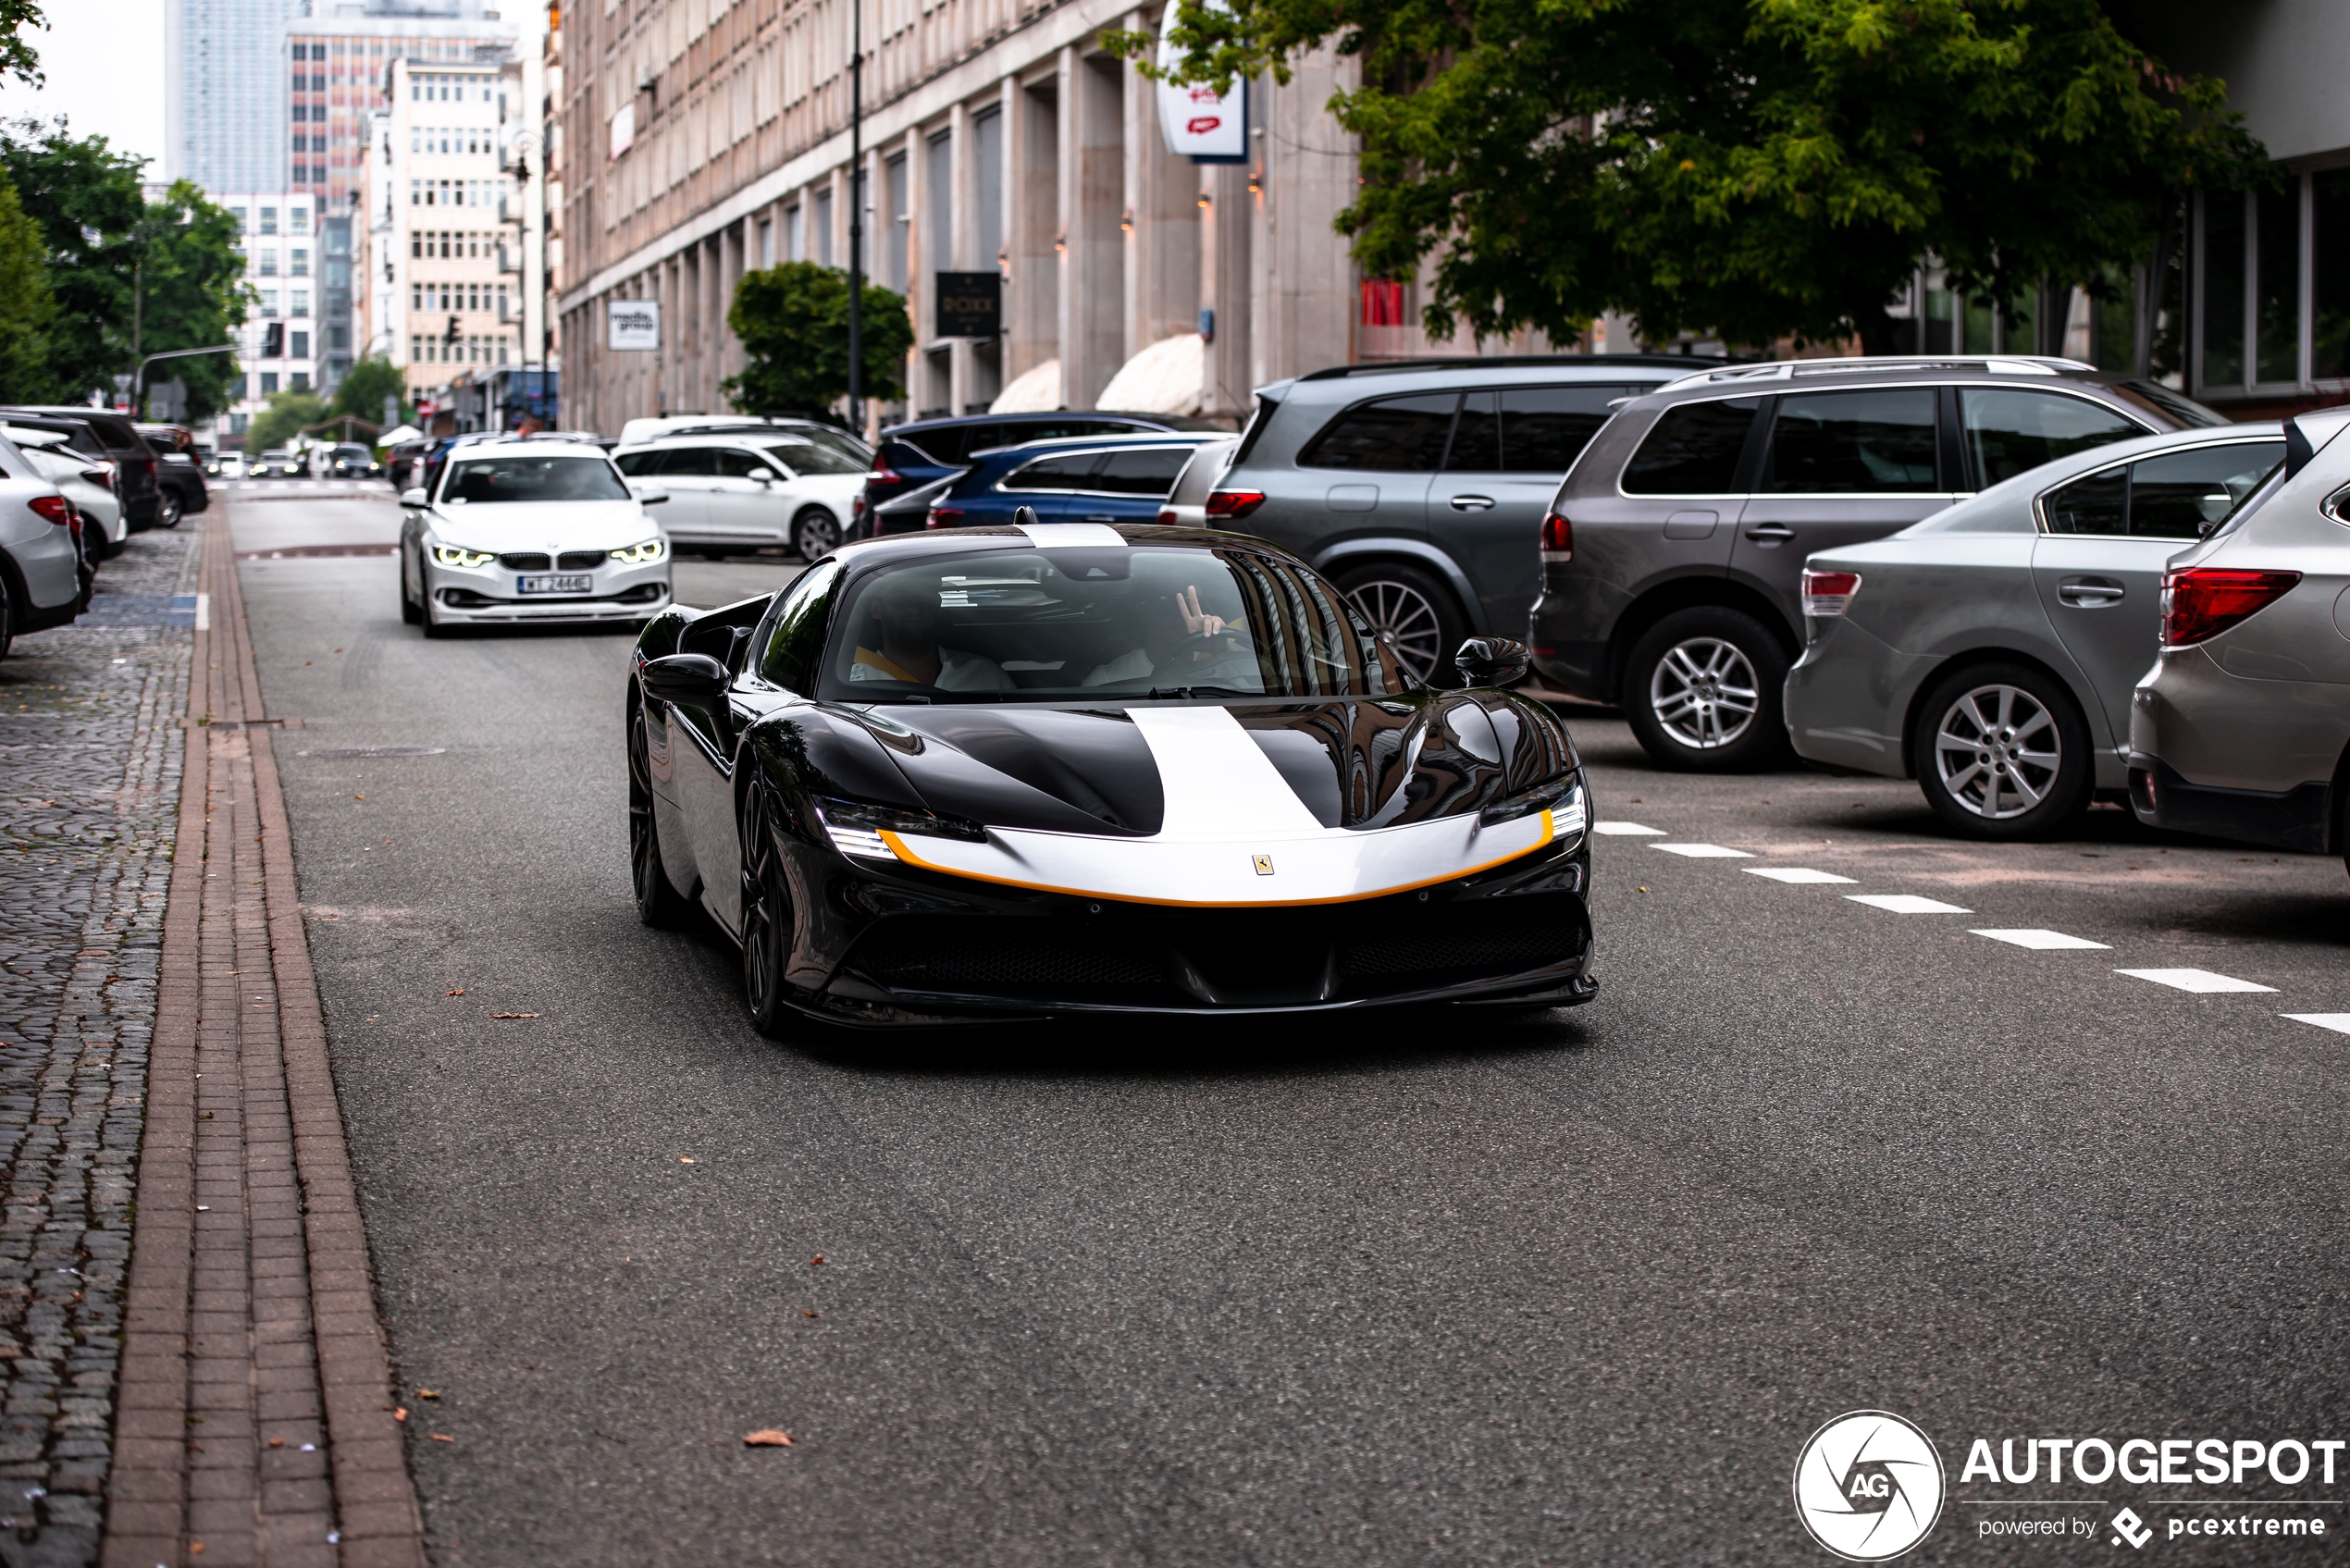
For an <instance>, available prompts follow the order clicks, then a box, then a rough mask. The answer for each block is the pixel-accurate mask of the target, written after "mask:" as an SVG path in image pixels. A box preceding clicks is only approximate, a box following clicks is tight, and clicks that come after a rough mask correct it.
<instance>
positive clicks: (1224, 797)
mask: <svg viewBox="0 0 2350 1568" xmlns="http://www.w3.org/2000/svg"><path fill="white" fill-rule="evenodd" d="M1126 716H1127V717H1128V718H1129V719H1132V721H1133V722H1134V727H1135V728H1136V729H1138V730H1140V731H1141V732H1142V733H1143V741H1144V745H1146V746H1148V747H1150V748H1151V757H1152V759H1154V760H1155V761H1156V762H1157V764H1158V782H1159V787H1160V788H1161V789H1162V790H1163V791H1164V792H1165V794H1166V796H1167V816H1166V819H1165V821H1163V822H1162V823H1161V824H1160V827H1159V830H1158V833H1157V834H1156V836H1157V837H1159V838H1162V839H1167V838H1190V837H1199V838H1213V839H1229V838H1231V837H1232V836H1233V835H1235V834H1241V833H1321V832H1322V831H1323V829H1322V824H1321V822H1320V821H1318V820H1317V819H1316V817H1315V815H1314V813H1313V812H1311V811H1309V810H1307V809H1305V802H1304V801H1302V800H1300V799H1298V797H1297V792H1296V791H1295V790H1293V789H1292V788H1290V785H1289V781H1288V780H1287V779H1285V778H1283V777H1281V772H1280V769H1278V768H1276V767H1274V766H1273V762H1272V759H1270V758H1268V757H1267V756H1266V755H1265V753H1264V752H1263V751H1261V750H1260V749H1258V747H1257V745H1256V742H1255V741H1254V740H1252V739H1250V738H1249V734H1248V732H1247V731H1246V730H1244V729H1243V728H1242V727H1241V722H1240V721H1239V720H1237V719H1235V718H1233V717H1232V715H1231V710H1228V709H1223V708H1130V709H1128V710H1126Z"/></svg>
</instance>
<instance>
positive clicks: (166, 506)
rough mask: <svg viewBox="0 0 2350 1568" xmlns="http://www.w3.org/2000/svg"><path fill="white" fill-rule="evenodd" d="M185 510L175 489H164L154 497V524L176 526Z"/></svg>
mask: <svg viewBox="0 0 2350 1568" xmlns="http://www.w3.org/2000/svg"><path fill="white" fill-rule="evenodd" d="M186 512H187V508H186V507H185V506H184V505H182V504H181V502H180V500H179V492H178V491H177V490H166V491H164V492H163V493H162V494H161V495H159V496H157V497H155V526H157V527H158V528H177V527H178V526H179V519H180V518H181V517H182V516H183V515H185V514H186Z"/></svg>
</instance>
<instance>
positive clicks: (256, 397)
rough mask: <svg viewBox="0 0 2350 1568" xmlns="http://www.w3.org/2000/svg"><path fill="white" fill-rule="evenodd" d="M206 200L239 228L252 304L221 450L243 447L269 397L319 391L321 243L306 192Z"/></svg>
mask: <svg viewBox="0 0 2350 1568" xmlns="http://www.w3.org/2000/svg"><path fill="white" fill-rule="evenodd" d="M211 194H212V199H213V200H214V201H216V202H217V203H219V204H221V205H222V206H224V207H226V208H228V209H229V215H230V216H233V217H234V218H236V220H237V223H238V227H239V228H240V229H241V241H240V249H241V253H242V254H243V256H244V264H245V268H244V281H245V286H246V287H247V288H249V289H250V290H253V300H254V308H253V313H252V315H251V317H250V318H249V319H248V320H247V321H246V322H245V324H244V326H242V327H239V328H237V329H236V337H237V339H238V341H239V344H240V348H239V352H238V354H237V367H238V370H239V373H240V375H241V379H242V385H241V387H240V388H238V389H237V396H236V398H235V401H232V402H231V403H230V404H229V407H228V408H227V409H226V410H225V411H223V413H222V414H220V415H219V417H218V419H217V420H216V424H215V426H214V436H215V439H216V442H217V443H218V445H219V447H220V449H221V450H222V451H229V450H233V449H235V448H237V447H240V446H241V445H242V444H243V441H244V434H245V429H246V427H247V426H250V425H251V424H252V423H253V416H254V414H259V413H260V412H261V411H262V410H263V409H265V408H266V407H267V406H268V405H269V396H270V394H271V393H273V392H301V391H313V390H317V389H319V360H320V357H321V352H322V350H323V348H324V342H323V336H324V335H323V333H322V331H321V318H320V316H319V315H318V311H319V307H320V305H321V304H322V302H323V301H322V298H321V296H322V292H323V290H322V283H323V273H324V261H325V257H324V254H323V252H324V246H325V237H324V235H322V233H321V231H320V214H319V209H318V206H317V204H316V203H315V200H314V199H313V198H312V197H311V195H310V194H309V192H307V191H229V192H226V193H218V192H214V193H211Z"/></svg>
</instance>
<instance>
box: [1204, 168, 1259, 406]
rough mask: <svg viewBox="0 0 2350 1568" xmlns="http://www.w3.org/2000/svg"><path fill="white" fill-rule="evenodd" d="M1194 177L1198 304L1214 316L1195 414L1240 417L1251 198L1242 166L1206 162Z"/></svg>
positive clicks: (1246, 378) (1246, 368)
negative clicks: (1200, 202) (1199, 193)
mask: <svg viewBox="0 0 2350 1568" xmlns="http://www.w3.org/2000/svg"><path fill="white" fill-rule="evenodd" d="M1199 173H1200V188H1201V189H1202V190H1204V191H1206V192H1207V193H1208V204H1207V207H1206V210H1205V211H1204V212H1203V213H1202V215H1201V222H1200V251H1201V254H1202V261H1201V265H1200V290H1199V303H1200V308H1201V309H1202V310H1206V311H1211V312H1213V313H1214V316H1213V319H1214V322H1215V328H1216V329H1215V333H1214V336H1213V337H1211V338H1210V339H1209V340H1208V344H1207V355H1206V358H1207V365H1206V377H1205V382H1206V384H1205V385H1204V386H1203V387H1202V389H1201V404H1200V412H1201V413H1202V414H1206V415H1208V416H1209V417H1210V418H1218V419H1234V420H1239V419H1245V418H1246V417H1248V413H1249V409H1250V407H1251V405H1252V403H1253V402H1254V398H1253V397H1252V395H1251V388H1252V387H1254V386H1255V381H1254V380H1253V378H1252V377H1251V376H1250V368H1251V366H1250V356H1249V344H1250V340H1251V333H1250V330H1249V327H1250V318H1249V303H1250V300H1249V296H1250V294H1251V293H1252V292H1253V290H1252V288H1251V285H1250V276H1249V235H1250V232H1251V231H1252V230H1253V229H1254V228H1255V226H1256V213H1255V204H1256V197H1255V194H1254V193H1252V192H1251V191H1250V190H1249V182H1250V181H1249V166H1247V165H1244V164H1206V165H1202V166H1201V167H1200V170H1199Z"/></svg>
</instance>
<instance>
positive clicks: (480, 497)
mask: <svg viewBox="0 0 2350 1568" xmlns="http://www.w3.org/2000/svg"><path fill="white" fill-rule="evenodd" d="M440 499H441V500H443V501H455V502H464V503H467V504H470V505H475V506H480V505H486V504H489V503H491V502H496V501H522V500H627V499H628V487H627V486H625V485H624V484H622V483H621V482H620V475H617V474H615V473H613V472H612V464H611V463H607V462H605V461H604V459H602V458H601V457H588V456H585V455H579V454H572V453H544V452H534V453H532V454H530V455H529V456H527V457H526V456H524V455H523V454H521V453H519V452H513V453H508V452H501V453H500V454H499V455H498V456H496V457H476V458H469V459H466V460H464V461H463V462H459V463H451V464H450V465H449V477H448V481H447V483H445V484H443V485H442V486H441V488H440Z"/></svg>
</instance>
